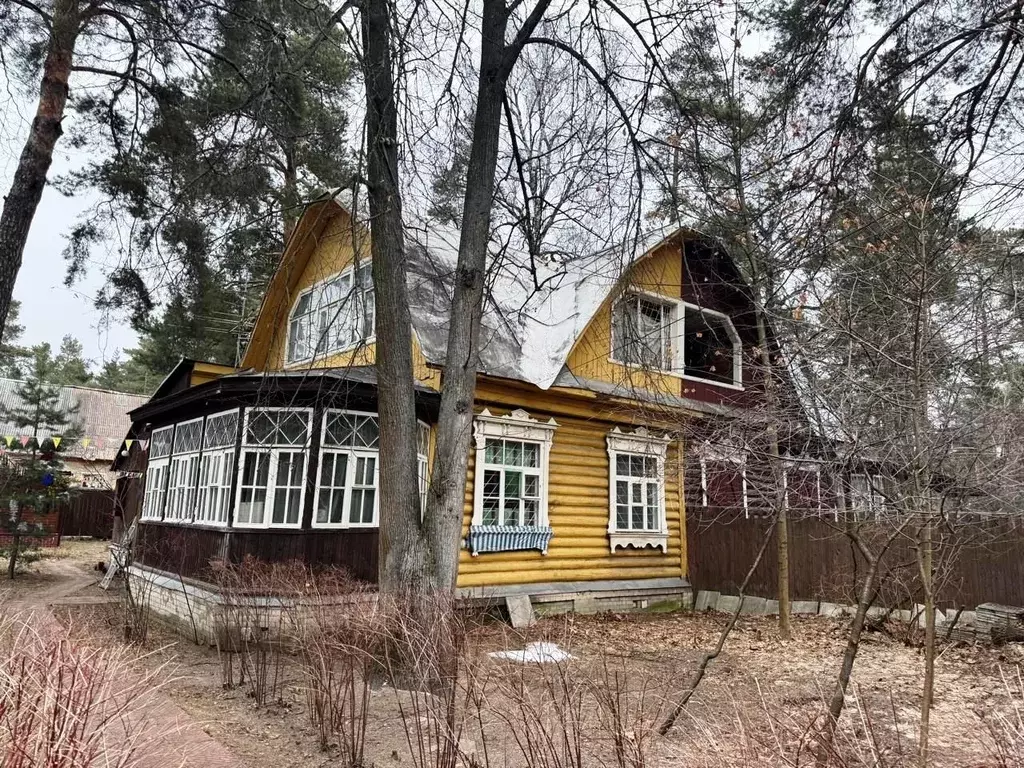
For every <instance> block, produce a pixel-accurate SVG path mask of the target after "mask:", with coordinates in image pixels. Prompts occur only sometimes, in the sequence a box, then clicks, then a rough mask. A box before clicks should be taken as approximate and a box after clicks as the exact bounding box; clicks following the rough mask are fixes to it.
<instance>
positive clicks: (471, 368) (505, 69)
mask: <svg viewBox="0 0 1024 768" xmlns="http://www.w3.org/2000/svg"><path fill="white" fill-rule="evenodd" d="M546 6H547V2H545V0H541V2H539V3H538V5H537V7H536V8H535V9H534V13H533V14H531V19H533V18H534V17H537V15H538V14H537V11H538V9H539V10H540V11H541V12H542V11H543V9H544V8H545V7H546ZM533 23H534V24H535V23H536V21H534V22H533ZM527 24H529V22H527ZM507 28H508V9H507V8H506V7H505V3H504V0H484V4H483V17H482V21H481V28H480V32H481V35H480V37H481V49H480V79H479V84H478V91H477V100H476V115H475V117H474V121H473V140H472V145H471V147H470V154H469V164H468V166H467V169H466V192H465V198H464V201H463V211H462V232H461V236H460V239H459V259H458V265H457V267H456V270H455V294H454V297H453V299H452V310H451V316H450V317H451V319H450V321H449V323H450V325H449V328H448V350H447V354H446V356H445V367H444V389H443V391H442V395H441V414H440V420H439V422H438V429H437V444H436V448H435V451H434V466H433V468H432V471H431V482H430V494H429V499H428V506H427V515H426V535H427V540H428V546H429V549H430V556H431V564H430V566H431V567H430V571H431V578H432V579H433V580H434V584H433V586H434V587H435V588H437V589H453V588H454V587H455V579H456V576H457V572H458V564H459V537H460V536H461V533H462V515H463V506H464V503H465V487H466V469H467V466H468V464H469V441H470V437H471V426H472V423H473V396H474V392H475V390H476V372H477V361H478V359H479V349H478V344H477V341H478V337H479V335H480V317H481V314H482V311H483V294H484V278H485V276H486V271H487V245H488V242H489V240H490V234H491V231H490V230H491V207H492V204H493V200H494V184H495V181H494V175H495V170H496V168H497V164H498V139H499V137H500V134H501V109H502V103H503V100H504V98H505V85H506V81H507V78H508V73H509V70H510V68H511V65H512V63H513V61H512V59H513V57H514V55H515V54H517V53H518V51H514V50H510V48H509V47H508V46H506V44H505V34H506V31H507Z"/></svg>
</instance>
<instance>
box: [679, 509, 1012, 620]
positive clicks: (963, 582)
mask: <svg viewBox="0 0 1024 768" xmlns="http://www.w3.org/2000/svg"><path fill="white" fill-rule="evenodd" d="M769 530H771V522H770V521H769V520H766V519H764V518H750V519H747V518H745V517H744V516H743V515H742V514H736V513H734V512H728V511H725V512H723V511H721V510H718V511H716V510H710V511H708V512H702V513H700V514H696V515H694V514H690V515H689V517H688V519H687V539H688V542H687V543H688V553H687V557H688V562H689V570H690V573H689V578H690V582H691V583H692V584H693V587H694V589H697V590H716V591H720V592H722V593H723V594H735V593H736V592H737V589H738V585H739V584H740V583H742V581H743V578H744V577H745V576H746V573H747V569H748V568H749V567H750V563H751V562H753V559H754V557H755V555H756V553H757V550H758V549H759V548H760V546H761V542H762V541H763V540H764V536H765V535H767V534H768V532H769ZM891 531H892V526H891V524H888V523H884V522H879V523H869V524H865V525H864V526H863V529H862V533H863V535H865V536H866V537H867V538H868V539H869V540H874V541H878V540H880V539H882V538H884V537H886V536H887V535H888V534H889V533H890V532H891ZM772 538H773V541H772V542H771V544H769V548H768V550H767V552H766V553H765V557H764V560H763V561H762V562H761V564H760V565H759V567H758V568H757V570H756V571H755V572H754V576H753V578H752V579H751V581H750V585H749V587H748V589H747V593H748V594H750V595H755V596H759V597H773V596H774V595H775V594H776V592H777V584H778V580H777V567H778V566H777V557H776V554H777V549H776V544H775V540H774V538H775V537H774V534H772ZM789 544H790V557H789V559H790V565H789V568H790V580H791V581H790V594H791V595H792V596H793V599H800V600H827V601H830V602H843V603H853V602H855V596H856V592H857V584H858V582H859V579H860V577H861V576H862V575H863V573H864V567H865V563H864V561H863V558H862V557H861V556H860V554H859V553H858V552H857V551H856V549H855V547H854V546H853V544H852V542H851V541H850V539H849V538H848V537H847V536H846V535H844V533H843V530H842V524H841V523H837V522H835V521H834V520H831V519H823V518H817V517H808V518H802V519H795V520H791V521H790V524H789ZM936 563H937V566H936V583H937V586H938V601H939V604H940V606H941V607H960V606H967V607H974V606H976V605H979V604H980V603H985V602H995V603H1002V604H1005V605H1021V606H1024V526H1022V525H1021V524H1019V523H1017V522H1016V521H1014V520H1011V519H1007V518H1002V519H992V520H980V521H974V522H970V523H959V524H957V525H954V526H951V527H950V528H949V529H948V530H945V531H943V532H942V533H941V535H940V536H939V539H938V542H937V554H936ZM883 565H884V570H885V578H884V581H883V585H882V589H881V592H880V594H879V598H878V602H879V603H880V604H882V605H886V606H889V607H897V606H905V605H907V604H908V603H911V602H920V583H919V578H918V573H917V553H916V549H915V541H914V536H913V531H912V530H908V531H907V534H906V535H904V536H901V537H899V538H898V539H897V540H896V542H895V544H894V545H893V547H892V549H891V551H890V552H889V554H888V555H887V556H886V558H885V560H884V561H883Z"/></svg>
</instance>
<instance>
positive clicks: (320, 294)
mask: <svg viewBox="0 0 1024 768" xmlns="http://www.w3.org/2000/svg"><path fill="white" fill-rule="evenodd" d="M375 321H376V301H375V297H374V291H373V276H372V274H371V271H370V264H369V263H364V264H362V265H360V266H359V268H358V269H355V268H354V267H350V268H349V269H347V270H345V271H344V272H342V273H341V274H339V275H336V276H335V277H332V278H330V279H328V280H325V281H324V282H322V283H319V284H317V285H314V286H313V287H312V288H310V289H308V290H307V291H305V292H303V293H302V294H300V295H299V298H298V300H297V301H296V302H295V307H294V308H293V309H292V315H291V318H290V320H289V323H288V355H287V359H288V362H289V363H297V362H302V361H304V360H311V359H313V358H315V357H319V356H323V355H329V354H335V353H338V352H344V351H346V350H349V349H352V348H354V347H356V346H358V345H359V344H361V343H366V342H368V341H370V340H371V339H372V337H373V334H374V324H375Z"/></svg>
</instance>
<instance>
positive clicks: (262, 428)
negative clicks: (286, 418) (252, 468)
mask: <svg viewBox="0 0 1024 768" xmlns="http://www.w3.org/2000/svg"><path fill="white" fill-rule="evenodd" d="M271 414H272V412H270V411H249V414H248V420H247V424H246V431H245V441H246V442H247V443H252V444H254V445H268V444H270V443H272V442H273V436H274V428H275V423H274V418H273V416H272V415H271Z"/></svg>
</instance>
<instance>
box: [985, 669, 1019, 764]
mask: <svg viewBox="0 0 1024 768" xmlns="http://www.w3.org/2000/svg"><path fill="white" fill-rule="evenodd" d="M1000 674H1001V676H1002V679H1003V688H1004V689H1005V690H1006V693H1007V696H1008V698H1009V701H1010V704H1009V707H1008V708H1007V709H1006V710H1004V711H1001V710H995V711H994V712H993V713H992V714H991V716H989V717H986V718H985V725H986V727H987V729H988V736H989V739H988V740H989V744H988V747H989V749H988V751H989V752H990V759H989V762H988V763H987V764H988V765H991V766H992V767H993V768H1017V766H1021V765H1024V675H1022V673H1021V668H1020V666H1017V667H1016V668H1015V669H1014V670H1013V671H1012V672H1007V670H1006V669H1001V670H1000Z"/></svg>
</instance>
